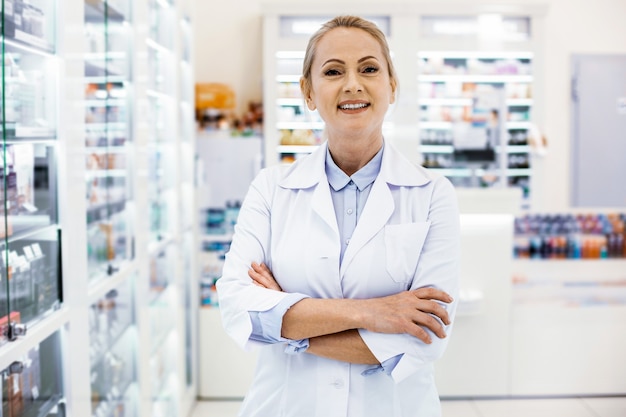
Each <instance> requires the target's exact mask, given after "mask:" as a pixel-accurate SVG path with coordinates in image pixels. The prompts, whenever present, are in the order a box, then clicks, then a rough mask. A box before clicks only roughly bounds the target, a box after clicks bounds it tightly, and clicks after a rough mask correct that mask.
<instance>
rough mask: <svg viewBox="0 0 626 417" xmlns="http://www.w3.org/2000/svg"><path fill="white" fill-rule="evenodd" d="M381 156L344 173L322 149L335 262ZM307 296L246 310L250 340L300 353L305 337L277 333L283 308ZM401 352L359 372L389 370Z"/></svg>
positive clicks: (292, 295) (305, 347)
mask: <svg viewBox="0 0 626 417" xmlns="http://www.w3.org/2000/svg"><path fill="white" fill-rule="evenodd" d="M382 157H383V148H382V147H381V149H380V151H378V153H376V155H374V157H373V158H372V159H371V160H370V161H369V162H368V163H367V164H366V165H365V166H364V167H363V168H361V169H360V170H358V171H357V172H355V173H354V174H352V176H348V175H346V173H345V172H343V171H342V170H341V169H340V168H339V167H338V166H337V164H335V161H333V158H332V156H331V155H330V151H328V150H327V151H326V166H325V169H326V176H327V178H328V183H329V185H330V193H331V198H332V200H333V206H334V208H335V217H336V219H337V228H338V230H339V239H340V242H341V253H340V256H339V262H340V263H341V262H342V261H343V255H344V253H345V251H346V249H347V248H348V245H349V244H350V238H352V234H353V233H354V230H355V228H356V225H357V223H358V221H359V218H360V216H361V213H362V212H363V208H364V207H365V203H366V201H367V198H368V197H369V194H370V190H371V189H372V184H373V183H374V181H375V180H376V177H377V176H378V173H379V172H380V165H381V162H382ZM303 298H307V296H306V295H304V294H298V293H293V294H289V295H288V296H287V297H285V298H284V299H283V300H282V301H281V302H280V303H278V304H277V305H276V306H274V307H273V308H272V309H269V310H267V311H262V312H258V311H254V312H250V317H251V319H252V334H251V336H250V338H251V339H254V340H258V341H261V342H267V343H278V342H286V343H287V348H286V350H285V352H287V353H291V354H295V353H300V352H304V351H305V350H306V349H307V348H308V346H309V341H308V339H302V340H290V339H285V338H283V337H282V336H281V325H282V320H283V316H284V314H285V313H286V312H287V310H288V309H289V308H290V307H291V306H292V305H294V304H295V303H297V302H298V301H300V300H302V299H303ZM401 356H402V355H398V356H396V357H394V358H391V359H389V360H387V361H385V362H384V363H383V364H382V365H380V366H376V367H373V368H371V369H368V370H366V371H365V372H364V373H363V374H365V375H369V374H371V373H375V372H379V371H385V372H386V373H388V374H389V373H391V371H392V370H393V368H394V367H395V365H396V364H397V363H398V362H399V360H400V358H401Z"/></svg>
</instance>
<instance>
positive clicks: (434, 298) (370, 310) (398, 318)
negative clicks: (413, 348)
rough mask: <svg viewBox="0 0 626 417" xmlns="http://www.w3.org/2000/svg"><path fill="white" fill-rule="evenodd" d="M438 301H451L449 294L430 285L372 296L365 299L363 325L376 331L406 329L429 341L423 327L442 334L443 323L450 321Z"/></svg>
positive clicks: (443, 332)
mask: <svg viewBox="0 0 626 417" xmlns="http://www.w3.org/2000/svg"><path fill="white" fill-rule="evenodd" d="M440 302H443V303H450V302H452V297H450V296H449V295H448V294H447V293H445V292H444V291H441V290H438V289H436V288H430V287H425V288H419V289H417V290H412V291H403V292H401V293H398V294H394V295H390V296H387V297H380V298H371V299H369V300H366V304H367V308H366V309H365V310H364V311H365V315H366V316H365V319H364V321H365V328H366V329H367V330H371V331H373V332H377V333H407V334H410V335H412V336H415V337H417V338H418V339H420V340H422V341H423V342H424V343H431V342H432V341H431V339H430V336H429V335H428V332H426V330H425V328H426V329H429V330H431V331H432V332H433V333H434V334H435V335H437V337H439V338H444V337H446V333H445V331H444V329H443V325H442V323H443V324H445V325H448V324H450V318H449V317H448V312H447V311H446V309H445V308H444V307H443V306H442V305H441V304H440Z"/></svg>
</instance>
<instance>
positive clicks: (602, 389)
mask: <svg viewBox="0 0 626 417" xmlns="http://www.w3.org/2000/svg"><path fill="white" fill-rule="evenodd" d="M625 224H626V215H625V214H624V213H619V212H595V213H582V212H578V213H577V212H570V213H547V214H544V213H536V214H527V215H523V216H520V217H518V218H516V222H515V236H514V246H513V256H514V259H513V262H512V266H511V270H512V298H511V318H512V321H511V325H512V336H513V337H512V341H511V346H512V349H511V351H512V359H511V365H512V366H511V373H512V384H511V393H512V394H513V395H574V394H584V395H615V394H620V393H624V392H626V384H625V383H624V380H623V375H624V373H625V372H626V364H624V363H623V361H615V358H616V357H618V356H619V354H620V353H619V352H623V351H624V349H626V338H624V335H626V324H624V323H623V320H619V319H617V318H619V317H624V315H625V314H626V251H625V246H624V240H625V239H624V238H626V236H625V235H624V233H625V227H624V226H625ZM546 317H549V320H546ZM581 334H585V337H583V338H581V337H580V335H581ZM531 340H532V342H531ZM598 340H605V341H606V342H607V343H598ZM555 357H558V358H559V359H558V360H554V358H555ZM581 357H582V358H595V359H594V361H593V366H591V365H590V362H585V361H581V360H580V358H581ZM539 375H541V377H539Z"/></svg>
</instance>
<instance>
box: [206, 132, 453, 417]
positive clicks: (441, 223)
mask: <svg viewBox="0 0 626 417" xmlns="http://www.w3.org/2000/svg"><path fill="white" fill-rule="evenodd" d="M384 146H385V148H384V151H383V159H382V164H381V169H380V173H379V175H378V177H377V179H376V181H375V182H374V183H373V185H372V189H371V192H370V195H369V197H368V200H367V203H366V205H365V207H364V209H363V211H362V214H361V217H360V219H359V223H358V224H357V227H356V229H355V231H354V234H353V236H352V239H351V240H350V243H349V245H348V247H347V249H346V252H345V254H344V259H343V263H342V264H341V268H340V267H339V253H340V246H339V245H340V242H339V232H338V229H337V221H336V217H335V213H334V209H333V203H332V199H331V194H330V188H329V184H328V180H327V178H326V174H325V169H324V162H325V157H326V143H325V144H323V145H322V146H320V148H319V149H318V150H316V151H315V152H314V153H313V154H312V155H309V156H307V157H306V158H303V159H301V160H298V161H297V162H295V163H294V164H293V165H291V166H274V167H270V168H267V169H264V170H263V171H261V172H260V173H259V175H258V176H257V177H256V178H255V180H254V181H253V183H252V184H251V186H250V189H249V191H248V195H247V196H246V198H245V200H244V203H243V205H242V207H241V211H240V214H239V218H238V222H237V225H236V227H235V235H234V237H233V242H232V245H231V249H230V251H229V253H228V254H227V256H226V261H225V265H224V269H223V276H222V278H220V279H219V280H218V283H217V290H218V295H219V303H220V309H221V313H222V320H223V323H224V327H225V329H226V331H227V333H228V334H229V335H230V336H231V337H232V338H234V340H235V341H236V342H237V343H238V344H239V345H241V346H242V347H244V348H246V349H248V348H251V347H253V346H255V345H262V349H261V351H260V354H259V361H258V365H257V369H256V374H255V378H254V382H253V383H252V386H251V388H250V390H249V392H248V394H247V395H246V399H245V401H244V404H243V407H242V411H241V414H240V415H241V416H246V417H251V416H254V417H281V416H283V417H308V416H310V417H314V416H315V417H335V416H337V417H339V416H341V417H346V416H350V417H356V416H358V417H399V416H403V417H406V416H411V417H437V416H440V414H441V411H440V404H439V396H438V393H437V389H436V387H435V384H434V379H433V366H432V365H433V361H435V360H436V359H438V358H439V357H440V356H441V355H442V353H443V351H444V349H445V346H446V344H447V340H448V338H446V339H438V338H437V337H436V336H434V335H433V334H432V333H431V338H432V340H433V343H432V344H430V345H427V344H425V343H423V342H421V341H420V340H418V339H417V338H414V337H412V336H409V335H406V334H377V333H373V332H370V331H366V330H362V329H361V330H359V331H360V334H361V337H362V338H363V340H364V341H365V343H366V344H367V346H368V347H369V349H370V350H371V351H372V353H373V354H374V355H375V356H376V358H377V359H378V360H379V361H381V362H382V361H384V360H386V359H389V358H391V357H394V356H396V355H398V354H401V353H403V354H404V355H403V357H402V359H401V360H400V362H399V363H398V364H397V366H396V367H395V369H394V371H393V372H392V374H391V376H388V375H386V374H385V373H383V372H378V373H374V374H371V375H368V376H363V375H362V372H363V371H364V370H366V369H368V368H371V366H368V365H356V364H349V363H344V362H340V361H335V360H330V359H325V358H320V357H317V356H314V355H312V354H308V353H300V354H296V355H288V354H286V353H285V352H284V348H285V346H284V345H283V344H282V343H278V344H273V345H265V344H263V343H260V342H256V341H253V340H249V336H250V333H251V330H252V325H251V321H250V317H249V311H265V310H268V309H270V308H272V307H273V306H275V305H276V304H277V303H278V302H279V301H280V300H281V299H282V298H283V297H284V296H285V293H281V292H278V291H272V290H268V289H265V288H261V287H259V286H256V285H254V284H253V283H252V281H251V279H250V278H249V277H248V274H247V271H248V269H249V268H250V264H251V262H253V261H255V262H265V263H266V264H267V265H268V266H269V267H270V269H271V270H272V272H273V274H274V277H275V278H276V280H277V281H278V283H279V284H280V286H281V287H282V289H283V291H285V292H287V293H291V292H298V293H304V294H307V295H309V296H311V297H316V298H371V297H380V296H385V295H389V294H394V293H398V292H400V291H403V290H407V289H415V288H419V287H424V286H435V287H437V288H440V289H443V290H444V291H446V292H448V293H449V294H450V295H452V297H454V299H455V300H456V299H458V290H459V281H458V277H459V271H458V264H459V215H458V208H457V200H456V195H455V193H454V190H453V187H452V185H451V184H450V182H449V181H448V180H447V179H446V178H445V177H441V176H437V175H434V174H432V173H430V172H428V171H426V170H425V169H423V168H422V167H419V166H415V165H413V164H412V163H410V162H409V161H408V160H406V159H405V158H404V157H403V156H402V155H401V154H399V153H398V151H396V150H395V149H394V148H393V147H392V146H391V145H389V144H387V143H385V145H384ZM455 309H456V301H455V302H453V303H452V304H451V305H449V306H448V310H449V314H450V315H451V319H454V312H455ZM450 330H451V325H450V326H447V328H446V331H447V333H448V335H449V334H450ZM232 367H233V372H237V364H236V363H233V364H232Z"/></svg>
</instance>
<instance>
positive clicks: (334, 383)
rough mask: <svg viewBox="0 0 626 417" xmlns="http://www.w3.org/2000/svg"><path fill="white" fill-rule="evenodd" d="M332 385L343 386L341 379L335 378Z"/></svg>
mask: <svg viewBox="0 0 626 417" xmlns="http://www.w3.org/2000/svg"><path fill="white" fill-rule="evenodd" d="M332 386H333V387H335V388H337V389H341V388H343V379H335V381H334V382H333V383H332Z"/></svg>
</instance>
